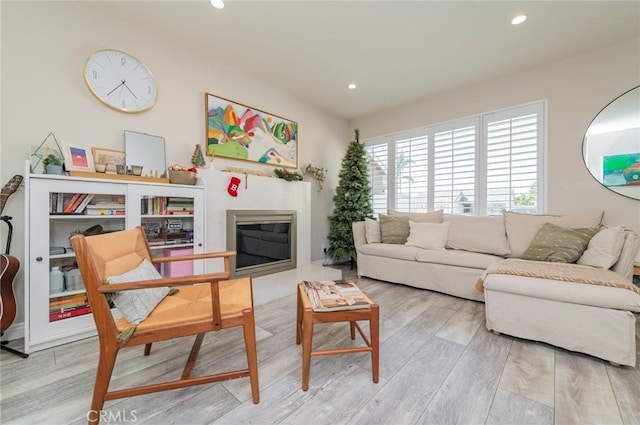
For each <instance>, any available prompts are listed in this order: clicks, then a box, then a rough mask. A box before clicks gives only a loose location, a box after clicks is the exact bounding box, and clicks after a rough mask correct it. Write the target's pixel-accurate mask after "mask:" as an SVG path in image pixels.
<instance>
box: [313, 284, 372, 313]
mask: <svg viewBox="0 0 640 425" xmlns="http://www.w3.org/2000/svg"><path fill="white" fill-rule="evenodd" d="M303 284H304V289H305V292H306V293H307V297H308V298H309V301H310V302H311V307H312V308H313V311H318V312H327V311H341V310H359V309H364V308H370V306H371V301H370V300H369V298H368V297H367V296H366V295H365V294H364V293H363V292H362V291H361V290H360V288H358V285H356V284H355V283H353V282H349V281H346V280H322V281H307V280H305V281H304V282H303Z"/></svg>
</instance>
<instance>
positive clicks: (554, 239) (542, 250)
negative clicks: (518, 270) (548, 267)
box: [521, 223, 598, 263]
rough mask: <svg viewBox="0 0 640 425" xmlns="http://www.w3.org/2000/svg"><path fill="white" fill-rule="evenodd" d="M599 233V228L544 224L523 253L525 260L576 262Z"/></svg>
mask: <svg viewBox="0 0 640 425" xmlns="http://www.w3.org/2000/svg"><path fill="white" fill-rule="evenodd" d="M596 233H598V229H597V228H584V229H570V228H567V227H560V226H558V225H555V224H551V223H546V224H544V225H543V226H542V227H541V228H540V230H538V233H537V234H536V236H535V237H534V238H533V241H531V245H529V248H527V250H526V251H525V252H524V254H522V257H521V258H523V259H524V260H533V261H551V262H556V263H575V262H576V261H577V260H578V259H579V258H580V256H581V255H582V253H583V252H584V250H585V249H587V245H589V241H590V240H591V238H592V237H593V236H594V235H595V234H596Z"/></svg>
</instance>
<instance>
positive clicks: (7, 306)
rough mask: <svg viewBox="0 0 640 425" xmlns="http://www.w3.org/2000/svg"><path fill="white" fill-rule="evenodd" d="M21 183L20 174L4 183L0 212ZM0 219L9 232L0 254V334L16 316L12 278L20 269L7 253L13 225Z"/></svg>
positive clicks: (3, 217)
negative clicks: (3, 250)
mask: <svg viewBox="0 0 640 425" xmlns="http://www.w3.org/2000/svg"><path fill="white" fill-rule="evenodd" d="M21 183H22V176H21V175H15V176H13V177H12V178H11V180H9V182H8V183H7V184H5V185H4V186H3V188H2V191H1V192H0V214H1V213H2V211H3V210H4V206H5V205H6V203H7V200H8V199H9V197H10V196H11V195H12V194H13V193H15V191H16V190H18V187H20V184H21ZM0 220H2V221H4V222H5V223H7V226H9V232H8V233H7V246H6V250H5V253H4V254H0V334H1V333H4V331H6V330H7V329H8V328H9V326H11V324H12V323H13V320H14V319H15V318H16V311H17V308H16V298H15V296H14V294H13V279H14V278H15V277H16V274H17V273H18V270H19V269H20V262H19V261H18V259H17V258H15V257H12V256H11V255H9V251H10V249H11V236H12V234H13V226H12V225H11V217H9V216H6V215H3V216H1V217H0Z"/></svg>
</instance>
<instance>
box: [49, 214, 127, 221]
mask: <svg viewBox="0 0 640 425" xmlns="http://www.w3.org/2000/svg"><path fill="white" fill-rule="evenodd" d="M107 218H119V219H124V218H126V215H122V214H96V215H89V214H49V219H50V220H94V219H98V220H104V219H107Z"/></svg>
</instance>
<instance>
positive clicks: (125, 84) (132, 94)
mask: <svg viewBox="0 0 640 425" xmlns="http://www.w3.org/2000/svg"><path fill="white" fill-rule="evenodd" d="M122 84H124V86H125V87H126V88H127V90H129V93H131V96H133V97H134V98H136V99H137V98H138V96H136V95H135V94H134V93H133V92H132V91H131V89H130V88H129V86H128V85H127V82H126V81H125V80H122Z"/></svg>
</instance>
